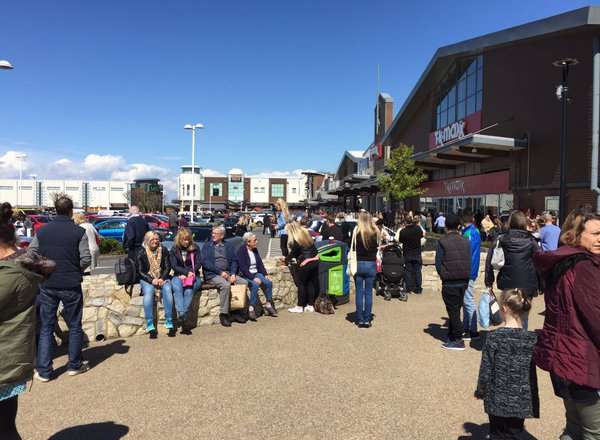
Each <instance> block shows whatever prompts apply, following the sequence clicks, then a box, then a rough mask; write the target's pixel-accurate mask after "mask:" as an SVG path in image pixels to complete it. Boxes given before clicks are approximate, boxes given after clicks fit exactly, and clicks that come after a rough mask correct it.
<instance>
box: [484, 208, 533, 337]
mask: <svg viewBox="0 0 600 440" xmlns="http://www.w3.org/2000/svg"><path fill="white" fill-rule="evenodd" d="M508 227H509V229H508V232H507V233H506V234H502V235H500V236H499V237H498V239H497V240H496V242H494V244H493V246H492V247H491V248H490V249H489V251H488V254H487V258H486V261H485V285H486V287H487V288H490V289H491V288H492V287H493V285H494V281H496V285H497V286H498V289H500V290H506V289H521V290H523V292H524V293H525V295H526V296H527V298H528V299H529V300H531V299H532V298H533V297H534V296H536V295H537V293H538V290H539V288H540V284H539V279H538V274H537V272H536V270H535V266H534V264H533V255H534V254H535V253H536V252H540V247H539V245H538V242H537V240H536V239H535V237H534V236H533V235H531V232H529V231H528V230H527V217H526V216H525V214H523V213H522V212H521V211H515V212H513V213H512V214H511V215H510V218H509V220H508ZM498 242H499V243H500V247H501V248H502V250H503V251H504V266H503V267H502V269H500V271H499V272H498V276H497V277H495V275H494V269H493V268H492V256H493V254H494V249H495V248H496V244H497V243H498ZM523 327H524V328H525V329H527V318H525V320H524V322H523Z"/></svg>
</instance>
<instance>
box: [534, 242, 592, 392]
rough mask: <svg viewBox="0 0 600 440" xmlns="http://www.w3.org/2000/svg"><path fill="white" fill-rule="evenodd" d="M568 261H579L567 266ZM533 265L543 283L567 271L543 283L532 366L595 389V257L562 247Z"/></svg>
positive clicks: (542, 254)
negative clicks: (540, 319) (540, 321)
mask: <svg viewBox="0 0 600 440" xmlns="http://www.w3.org/2000/svg"><path fill="white" fill-rule="evenodd" d="M570 257H571V258H573V257H579V258H581V257H585V258H584V259H582V260H580V261H579V262H577V263H575V264H574V265H573V264H572V263H571V264H569V261H568V260H567V259H568V258H570ZM571 261H572V260H571ZM534 262H535V265H536V267H537V269H538V271H539V272H541V274H542V276H543V277H544V278H545V279H547V280H548V277H549V276H552V274H553V273H554V274H555V275H556V274H557V271H560V268H561V267H563V268H564V267H565V265H566V267H569V268H568V269H566V271H565V272H564V273H563V275H562V276H560V278H558V280H557V281H554V282H550V283H549V284H547V285H546V289H545V291H544V293H545V295H544V299H545V302H546V314H545V320H544V328H543V329H542V330H541V332H540V333H539V335H538V343H537V346H536V348H535V352H534V359H535V363H536V364H537V366H538V367H540V368H542V369H544V370H547V371H550V372H552V373H554V374H556V375H557V376H559V377H561V378H562V379H565V380H568V381H570V382H573V383H575V384H578V385H584V386H588V387H590V388H594V389H600V255H594V254H591V253H589V252H588V251H586V250H585V249H583V248H574V247H570V246H564V247H561V248H559V249H558V250H557V251H554V252H545V253H537V254H536V255H535V256H534Z"/></svg>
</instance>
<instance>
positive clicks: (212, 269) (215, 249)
mask: <svg viewBox="0 0 600 440" xmlns="http://www.w3.org/2000/svg"><path fill="white" fill-rule="evenodd" d="M223 238H225V228H224V227H223V226H217V227H215V228H213V230H212V240H211V241H209V242H208V243H206V244H205V245H204V247H203V248H202V251H201V261H202V268H203V270H204V279H205V280H206V281H205V282H204V284H203V285H204V286H207V287H213V288H216V289H218V290H219V303H220V309H221V310H220V314H219V320H220V321H221V325H222V326H224V327H231V318H233V320H234V321H236V322H239V323H241V324H243V323H245V322H246V319H245V318H244V317H242V316H239V315H238V314H233V315H232V316H231V317H230V315H229V302H230V299H231V285H232V284H247V282H246V280H244V279H243V278H238V277H237V276H236V274H237V272H238V262H237V256H236V253H235V249H234V247H233V246H232V245H231V244H229V243H225V242H224V241H223Z"/></svg>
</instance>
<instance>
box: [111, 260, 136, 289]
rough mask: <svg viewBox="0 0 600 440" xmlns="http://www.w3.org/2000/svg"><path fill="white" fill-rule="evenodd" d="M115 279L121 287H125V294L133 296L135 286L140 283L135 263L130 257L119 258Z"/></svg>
mask: <svg viewBox="0 0 600 440" xmlns="http://www.w3.org/2000/svg"><path fill="white" fill-rule="evenodd" d="M115 277H116V279H117V283H118V284H119V286H125V292H127V293H128V294H129V296H131V294H132V292H133V286H134V285H135V284H136V283H137V282H138V279H137V270H136V267H135V262H134V261H133V260H132V259H131V258H129V257H119V259H118V260H117V262H116V263H115ZM128 288H129V290H128Z"/></svg>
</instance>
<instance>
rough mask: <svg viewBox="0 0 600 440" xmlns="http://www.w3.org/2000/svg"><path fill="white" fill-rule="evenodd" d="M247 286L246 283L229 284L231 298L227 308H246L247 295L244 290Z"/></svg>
mask: <svg viewBox="0 0 600 440" xmlns="http://www.w3.org/2000/svg"><path fill="white" fill-rule="evenodd" d="M247 289H248V286H247V285H246V284H233V285H232V286H231V300H230V303H229V310H243V309H245V308H246V303H247V301H248V296H247V295H246V291H247Z"/></svg>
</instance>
